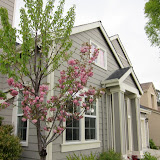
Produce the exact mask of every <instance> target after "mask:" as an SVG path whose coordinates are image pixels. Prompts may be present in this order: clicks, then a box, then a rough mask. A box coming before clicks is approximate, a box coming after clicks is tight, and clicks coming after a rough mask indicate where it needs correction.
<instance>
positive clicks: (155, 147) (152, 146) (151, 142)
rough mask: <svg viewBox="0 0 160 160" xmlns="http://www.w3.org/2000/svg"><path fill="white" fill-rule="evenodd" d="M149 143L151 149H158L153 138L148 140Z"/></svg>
mask: <svg viewBox="0 0 160 160" xmlns="http://www.w3.org/2000/svg"><path fill="white" fill-rule="evenodd" d="M149 145H150V148H151V149H158V147H157V146H156V145H155V143H154V142H153V139H150V140H149Z"/></svg>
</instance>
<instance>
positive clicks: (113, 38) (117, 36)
mask: <svg viewBox="0 0 160 160" xmlns="http://www.w3.org/2000/svg"><path fill="white" fill-rule="evenodd" d="M115 39H117V40H118V42H119V44H120V47H121V48H122V51H123V53H124V55H125V56H126V59H127V61H128V63H129V65H130V66H132V63H131V61H130V59H129V57H128V55H127V52H126V50H125V48H124V46H123V44H122V42H121V40H120V38H119V35H114V36H112V37H110V40H111V41H113V40H115Z"/></svg>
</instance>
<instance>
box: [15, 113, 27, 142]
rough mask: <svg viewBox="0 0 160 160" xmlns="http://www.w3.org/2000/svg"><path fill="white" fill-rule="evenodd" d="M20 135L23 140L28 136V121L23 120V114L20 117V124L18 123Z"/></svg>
mask: <svg viewBox="0 0 160 160" xmlns="http://www.w3.org/2000/svg"><path fill="white" fill-rule="evenodd" d="M17 125H18V126H17V130H18V133H17V134H18V136H19V138H20V139H21V140H22V141H26V138H27V121H25V122H23V121H22V116H19V117H18V124H17Z"/></svg>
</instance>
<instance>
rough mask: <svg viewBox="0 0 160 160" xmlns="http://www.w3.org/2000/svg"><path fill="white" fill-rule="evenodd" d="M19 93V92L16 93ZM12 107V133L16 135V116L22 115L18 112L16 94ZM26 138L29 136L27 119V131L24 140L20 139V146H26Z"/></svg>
mask: <svg viewBox="0 0 160 160" xmlns="http://www.w3.org/2000/svg"><path fill="white" fill-rule="evenodd" d="M18 95H19V94H18ZM13 105H14V107H13V110H12V124H13V126H14V135H16V136H17V132H18V130H17V128H18V126H17V125H18V118H17V117H18V116H23V114H18V96H17V97H15V101H14V103H13ZM28 138H29V120H27V133H26V141H20V143H21V145H22V146H28Z"/></svg>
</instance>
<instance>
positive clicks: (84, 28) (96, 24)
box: [71, 21, 101, 35]
mask: <svg viewBox="0 0 160 160" xmlns="http://www.w3.org/2000/svg"><path fill="white" fill-rule="evenodd" d="M100 25H101V24H100V21H97V22H93V23H88V24H84V25H80V26H75V27H73V28H72V33H71V35H73V34H77V33H80V32H84V31H87V30H90V29H94V28H98V27H99V26H100Z"/></svg>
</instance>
